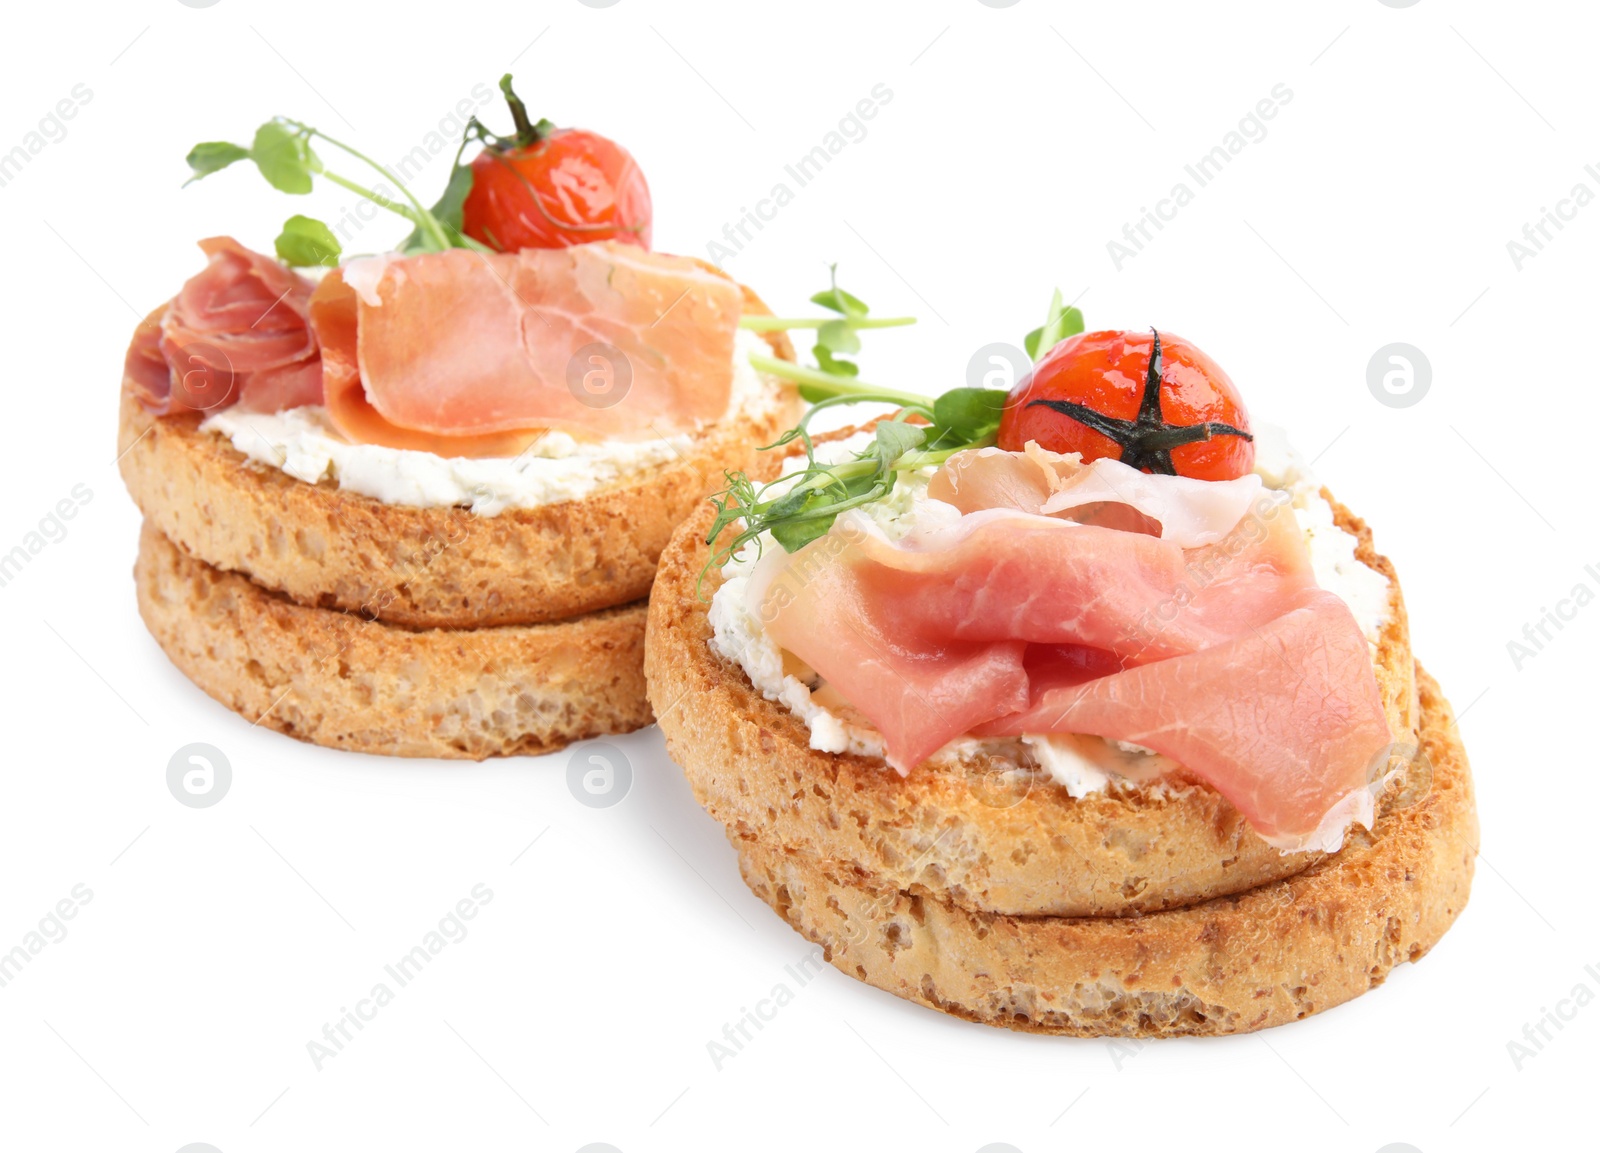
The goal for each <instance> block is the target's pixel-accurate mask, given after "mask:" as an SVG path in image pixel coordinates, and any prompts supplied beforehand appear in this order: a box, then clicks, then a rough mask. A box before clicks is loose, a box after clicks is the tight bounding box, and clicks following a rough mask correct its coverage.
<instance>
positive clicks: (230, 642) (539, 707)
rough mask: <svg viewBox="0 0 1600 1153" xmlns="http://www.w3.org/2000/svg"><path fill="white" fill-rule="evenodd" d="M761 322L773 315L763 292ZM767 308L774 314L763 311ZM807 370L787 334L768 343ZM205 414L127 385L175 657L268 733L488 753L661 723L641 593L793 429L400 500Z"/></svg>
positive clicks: (122, 438) (741, 425)
mask: <svg viewBox="0 0 1600 1153" xmlns="http://www.w3.org/2000/svg"><path fill="white" fill-rule="evenodd" d="M746 307H747V308H750V309H757V308H759V307H760V306H759V302H758V301H756V300H755V299H754V297H753V296H751V295H749V294H748V293H747V294H746ZM762 311H764V309H762ZM771 343H772V346H773V350H774V352H775V353H776V354H778V355H780V356H792V352H791V350H790V348H789V345H788V342H787V340H786V339H785V338H784V337H783V336H782V334H781V333H780V334H776V336H775V337H774V338H773V339H772V341H771ZM204 416H205V414H204V413H200V412H176V413H169V414H166V415H159V416H157V415H152V414H151V413H150V412H149V411H147V408H146V407H145V406H143V405H141V404H140V403H139V401H138V400H137V399H136V398H135V396H134V395H133V394H132V392H131V391H130V390H129V389H127V388H125V389H124V393H123V397H122V405H121V419H120V427H119V437H118V440H119V445H118V447H119V451H120V453H121V469H122V475H123V478H124V480H125V482H126V484H127V486H128V490H129V492H130V493H131V494H132V496H133V499H134V500H135V502H136V503H137V504H138V506H139V508H140V510H141V511H142V512H143V514H144V529H143V535H142V537H141V541H140V548H139V557H138V561H137V564H136V566H135V577H136V583H137V588H138V601H139V608H140V611H141V613H142V615H143V617H144V620H145V623H146V625H147V626H148V627H149V629H150V632H151V633H152V635H153V636H154V637H155V639H156V640H157V642H158V643H159V644H160V645H161V647H162V648H163V649H164V650H165V651H166V653H167V655H168V657H170V658H171V660H172V662H173V663H174V664H175V665H177V667H178V668H179V669H181V670H182V671H183V673H184V674H185V675H187V676H188V677H189V678H190V679H191V680H192V681H194V682H195V684H197V685H198V686H199V687H200V688H202V689H204V690H205V691H206V692H207V693H209V694H210V695H211V696H212V697H214V698H216V699H217V700H218V701H220V702H222V703H223V704H225V705H227V706H228V707H229V708H230V709H233V710H234V711H235V712H237V713H239V714H240V715H241V716H243V717H245V718H246V719H248V720H249V721H251V722H252V723H257V724H260V725H263V726H265V727H269V728H272V729H276V730H278V731H280V732H283V733H286V734H288V735H290V736H293V737H297V738H300V739H302V740H306V741H311V742H314V743H316V744H320V745H327V746H330V747H333V748H341V749H350V750H356V751H361V752H369V753H382V754H390V755H398V756H415V757H450V758H468V759H481V758H484V757H489V756H504V755H511V754H537V753H544V752H549V751H552V750H555V749H559V748H561V747H562V746H563V745H566V744H568V743H569V742H572V741H575V740H580V739H583V738H586V737H592V736H596V735H600V734H606V733H622V732H628V731H630V730H633V729H637V728H640V727H643V726H645V725H648V724H649V723H651V720H652V715H651V710H650V705H649V702H648V701H647V700H646V697H645V685H644V675H643V671H642V661H643V649H644V629H645V605H646V601H645V598H646V597H647V596H648V595H649V592H650V586H651V582H652V580H653V579H654V577H655V571H656V562H657V559H658V557H659V556H660V553H661V550H662V548H663V547H664V546H665V545H666V543H667V541H668V539H669V537H670V535H671V533H672V531H673V529H674V528H675V527H676V526H677V524H678V523H679V522H680V521H681V520H683V518H685V517H686V516H688V515H689V514H690V513H691V512H692V510H693V509H694V508H695V506H696V505H697V504H699V503H702V502H703V501H704V499H705V497H706V496H707V494H708V493H709V492H710V491H711V490H713V489H714V488H716V487H717V485H718V483H719V482H720V481H721V478H722V476H723V474H724V470H725V469H752V468H756V467H757V465H758V461H757V452H756V450H757V448H758V446H760V445H763V444H767V443H769V442H770V441H771V440H773V439H774V438H775V437H776V436H777V435H778V434H779V433H780V432H781V430H782V429H784V428H786V427H788V425H789V424H790V423H791V421H792V420H793V417H794V399H793V393H792V390H790V389H788V388H786V387H784V388H781V389H780V388H778V387H776V385H774V396H773V401H772V403H771V404H768V405H766V406H765V407H763V408H761V409H760V411H759V413H757V415H756V416H754V417H753V418H751V419H740V420H737V421H733V420H730V421H727V422H725V423H721V424H712V425H708V426H706V427H704V428H702V429H701V430H700V431H699V432H697V433H695V434H694V435H693V439H692V443H691V446H690V447H689V449H688V450H687V451H685V452H683V453H681V454H680V455H678V456H676V457H674V458H673V459H671V460H670V461H669V462H668V463H665V464H661V465H657V466H652V467H651V468H649V469H647V470H646V471H644V472H643V473H640V474H635V475H630V476H629V477H628V478H627V479H626V480H624V481H622V482H619V483H617V484H614V485H612V486H609V487H602V488H600V489H599V490H598V491H596V492H595V493H593V494H591V495H590V496H587V497H585V498H583V499H580V500H575V501H566V502H563V503H556V504H547V505H542V506H539V507H533V508H510V509H506V510H504V511H502V512H499V513H498V514H496V515H493V516H486V515H479V514H476V513H473V512H471V511H469V510H468V509H466V508H419V507H409V506H406V505H403V504H393V503H383V502H380V501H378V500H375V499H372V498H370V497H367V496H362V495H358V494H356V493H353V492H350V491H346V490H343V489H341V488H339V487H338V486H337V485H334V484H331V483H329V482H327V481H324V482H322V483H319V484H308V483H304V482H303V481H300V480H297V479H295V478H294V477H292V476H290V475H288V474H287V473H286V472H284V471H282V470H280V469H277V468H272V467H263V466H262V465H261V464H259V463H255V462H251V461H249V460H247V458H246V457H245V456H244V455H243V454H241V453H240V452H238V451H236V450H235V448H234V447H233V444H232V443H231V442H230V440H229V439H228V438H227V437H224V436H222V435H220V434H218V433H215V432H211V431H202V429H201V424H202V422H203V419H204Z"/></svg>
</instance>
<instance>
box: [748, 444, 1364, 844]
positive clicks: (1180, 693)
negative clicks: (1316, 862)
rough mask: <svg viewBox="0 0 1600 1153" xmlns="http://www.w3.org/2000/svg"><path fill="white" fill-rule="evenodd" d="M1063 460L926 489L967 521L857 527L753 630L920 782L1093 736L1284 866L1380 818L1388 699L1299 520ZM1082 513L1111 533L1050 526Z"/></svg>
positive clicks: (754, 605) (764, 599)
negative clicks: (996, 739) (857, 716)
mask: <svg viewBox="0 0 1600 1153" xmlns="http://www.w3.org/2000/svg"><path fill="white" fill-rule="evenodd" d="M1052 456H1053V454H1039V453H1038V452H1037V451H1034V452H1032V453H1031V454H1021V453H1000V454H998V456H996V455H994V454H990V455H989V456H987V457H984V458H978V456H977V454H961V456H958V457H956V458H952V460H951V462H949V463H948V464H947V465H946V469H945V471H944V472H942V473H941V474H939V475H936V476H935V478H934V480H933V482H932V483H931V484H930V486H929V492H930V494H944V495H945V496H947V497H955V498H956V499H957V500H959V501H960V502H961V503H960V504H958V507H959V508H962V509H963V510H964V511H963V513H962V515H960V516H959V517H951V518H943V519H942V520H941V521H940V522H939V523H938V524H937V525H936V526H935V527H932V528H929V529H926V530H919V531H914V532H913V533H912V534H910V535H909V536H907V537H906V538H905V539H903V540H900V541H890V540H889V539H888V538H887V537H885V536H884V535H883V533H882V531H881V530H879V529H878V528H877V527H876V526H875V525H874V523H873V522H872V521H871V519H870V518H868V517H867V516H865V515H863V514H861V513H858V512H854V513H847V514H845V515H844V516H842V517H841V518H840V519H839V521H838V522H837V523H836V524H835V526H834V528H833V530H832V531H831V532H830V533H829V534H828V535H827V536H824V537H822V538H820V539H819V540H816V541H813V542H812V543H811V544H809V545H807V546H806V547H805V548H803V549H801V550H799V551H798V552H796V553H795V554H793V555H788V554H785V553H783V552H782V551H781V550H779V549H776V548H774V549H771V550H769V551H768V552H767V553H766V554H765V556H764V557H763V558H762V560H761V561H760V562H759V564H758V565H757V568H756V571H755V573H754V574H753V576H752V579H751V581H750V584H749V586H748V593H747V595H748V596H749V597H750V598H751V605H750V607H751V609H752V611H754V612H756V613H758V614H759V619H761V620H762V621H763V622H765V625H766V628H767V630H768V633H769V635H770V636H771V637H772V638H773V639H774V640H775V641H776V642H777V643H778V644H779V645H781V646H782V647H783V648H784V649H787V650H788V651H790V652H791V653H793V654H794V655H795V656H797V657H799V658H800V659H801V660H803V661H805V662H806V663H807V664H808V665H810V666H811V667H812V668H814V669H815V670H816V671H817V673H818V674H819V675H820V676H822V677H823V679H824V680H825V681H826V682H827V683H828V684H829V685H830V686H831V687H832V688H833V689H834V690H835V691H837V692H838V693H840V694H841V695H842V696H843V697H844V698H845V699H846V700H847V701H849V702H850V703H851V704H852V705H853V706H854V707H855V708H856V709H857V710H858V711H859V712H860V713H862V714H863V715H864V716H866V717H867V718H868V719H869V720H870V721H871V722H872V723H873V725H874V726H876V727H877V728H878V729H879V731H880V732H882V734H883V737H884V741H885V746H886V748H887V759H888V762H889V764H890V765H891V766H892V767H894V768H895V769H896V770H897V771H898V772H900V773H902V774H905V773H908V772H910V771H911V770H912V769H913V768H914V767H915V766H916V765H917V764H918V763H919V762H921V761H922V760H924V759H926V758H927V757H928V756H929V755H931V754H932V753H934V752H936V751H937V750H938V749H939V748H941V747H942V746H943V745H945V744H946V743H947V742H949V741H950V740H952V739H954V738H955V737H958V736H961V735H963V734H967V733H973V734H976V735H980V736H1016V735H1020V734H1022V733H1051V732H1060V733H1087V734H1091V735H1095V736H1100V737H1105V738H1107V739H1111V740H1121V741H1128V742H1132V743H1135V744H1139V745H1142V746H1145V747H1146V748H1150V749H1154V750H1155V751H1156V752H1159V753H1163V754H1165V755H1166V756H1169V757H1171V758H1172V759H1174V760H1175V761H1177V762H1178V763H1179V764H1180V765H1182V766H1183V767H1184V769H1185V770H1186V771H1187V772H1189V773H1191V774H1193V775H1194V776H1197V777H1199V778H1200V779H1202V780H1204V781H1206V782H1208V783H1209V784H1211V785H1212V786H1213V787H1214V788H1216V789H1217V790H1218V791H1219V792H1221V793H1222V794H1223V795H1224V796H1226V797H1227V798H1228V799H1229V800H1230V801H1231V802H1232V803H1233V804H1234V806H1235V807H1236V808H1238V809H1239V811H1240V812H1241V813H1242V814H1243V815H1244V816H1245V818H1246V819H1247V820H1248V821H1249V822H1250V823H1251V825H1252V827H1254V828H1255V829H1256V830H1257V832H1258V833H1260V834H1261V835H1262V836H1263V837H1264V838H1266V839H1267V840H1268V841H1270V842H1271V843H1273V844H1275V845H1277V846H1278V847H1280V848H1283V849H1285V850H1286V851H1287V850H1291V849H1293V850H1298V849H1309V848H1330V847H1334V846H1336V845H1337V844H1338V843H1339V841H1340V840H1341V839H1342V835H1343V831H1344V828H1345V827H1346V825H1347V824H1348V823H1349V821H1350V820H1351V819H1358V820H1368V819H1370V816H1371V811H1372V810H1371V806H1372V797H1371V793H1370V791H1369V790H1368V788H1367V784H1368V777H1369V771H1370V770H1371V768H1372V766H1373V764H1374V759H1375V758H1376V757H1377V756H1378V755H1379V754H1380V752H1381V751H1382V750H1383V749H1384V748H1385V747H1386V746H1387V744H1388V742H1389V740H1390V736H1389V730H1388V725H1387V721H1386V719H1385V714H1384V709H1383V702H1382V699H1381V697H1380V695H1379V691H1378V686H1377V681H1376V678H1375V676H1374V674H1373V671H1372V666H1371V663H1370V658H1369V655H1368V647H1367V642H1366V639H1365V637H1364V636H1363V635H1362V633H1361V630H1360V627H1359V626H1358V625H1357V624H1356V621H1355V618H1354V617H1353V616H1352V615H1351V613H1350V610H1349V608H1348V607H1346V606H1345V604H1344V602H1343V601H1341V600H1340V599H1339V598H1338V597H1337V596H1335V595H1334V594H1332V593H1329V592H1326V591H1324V590H1322V589H1319V588H1318V587H1317V585H1316V581H1315V578H1314V576H1313V574H1312V569H1311V563H1310V558H1309V556H1308V554H1307V550H1306V546H1305V543H1304V539H1303V536H1302V534H1301V531H1300V528H1299V525H1298V524H1297V522H1296V521H1295V518H1294V515H1293V511H1292V510H1291V508H1290V507H1289V505H1288V503H1287V501H1286V500H1285V499H1284V498H1282V497H1280V496H1279V495H1277V494H1273V493H1267V492H1264V491H1263V490H1261V489H1260V487H1259V483H1258V482H1256V483H1253V484H1249V485H1241V486H1239V491H1238V492H1235V493H1229V492H1226V491H1223V490H1226V488H1227V485H1228V484H1236V483H1237V482H1226V483H1224V484H1219V483H1217V482H1190V483H1187V484H1184V483H1168V482H1173V481H1175V480H1180V479H1181V478H1172V477H1148V476H1144V474H1139V475H1140V477H1141V478H1142V479H1141V480H1140V481H1139V482H1137V483H1131V482H1132V478H1130V477H1127V476H1123V475H1121V474H1118V473H1117V472H1116V470H1115V469H1110V470H1103V475H1101V476H1099V477H1098V478H1095V476H1094V474H1095V473H1096V472H1097V471H1101V470H1097V469H1093V468H1083V467H1082V466H1080V465H1078V464H1077V462H1076V461H1075V460H1072V459H1069V458H1061V457H1056V458H1054V459H1053V460H1052V459H1050V458H1051V457H1052ZM962 457H967V458H968V459H965V460H963V459H962ZM1097 463H1099V462H1097ZM1041 469H1043V470H1044V471H1046V472H1049V473H1050V474H1051V475H1050V476H1049V477H1044V476H1042V475H1041V474H1040V470H1041ZM1127 471H1129V472H1131V471H1132V470H1127ZM1248 479H1249V480H1251V481H1254V478H1248ZM1036 482H1037V483H1036ZM1102 482H1107V483H1109V484H1110V487H1109V488H1106V487H1103V486H1102ZM1062 493H1067V494H1072V493H1078V494H1083V493H1091V494H1093V495H1094V496H1095V499H1094V500H1093V501H1087V502H1079V503H1077V504H1074V501H1073V498H1072V497H1071V496H1070V495H1069V496H1068V498H1067V499H1066V500H1064V501H1058V502H1057V503H1058V505H1059V507H1058V508H1056V509H1054V510H1053V511H1054V512H1055V513H1058V514H1069V515H1070V510H1071V509H1072V508H1084V507H1088V506H1089V505H1091V504H1092V505H1094V506H1098V507H1099V509H1100V513H1101V514H1104V515H1103V516H1102V519H1101V522H1100V523H1094V524H1085V523H1079V522H1077V521H1073V520H1070V519H1063V518H1062V516H1061V515H1048V514H1043V513H1041V512H1040V511H1039V510H1040V509H1042V508H1044V507H1046V506H1048V505H1049V504H1051V502H1052V501H1056V500H1057V498H1058V497H1059V496H1060V495H1061V494H1062ZM1107 493H1110V494H1111V496H1108V495H1107ZM1119 493H1120V494H1124V495H1126V496H1127V498H1128V500H1129V501H1130V502H1133V503H1130V504H1119V503H1118V502H1117V501H1116V500H1115V499H1112V497H1114V496H1115V495H1117V494H1119ZM980 494H981V495H980ZM1241 496H1243V499H1242V501H1241ZM991 501H992V502H994V503H996V504H998V505H999V506H1000V507H989V508H980V507H977V505H979V504H983V503H987V502H991ZM1030 506H1031V507H1030ZM1107 509H1120V510H1121V513H1122V514H1124V515H1121V516H1118V515H1114V514H1106V510H1107ZM1230 509H1231V510H1233V511H1231V512H1230V511H1229V510H1230ZM1129 513H1133V514H1136V515H1137V517H1139V518H1141V519H1143V520H1146V521H1148V522H1149V523H1147V524H1143V525H1141V524H1139V523H1138V522H1135V521H1130V519H1129V517H1128V516H1127V515H1126V514H1129ZM1119 520H1120V521H1122V522H1123V524H1124V527H1112V523H1113V522H1117V521H1119ZM1129 523H1132V524H1133V525H1134V527H1133V528H1131V529H1130V528H1128V527H1126V525H1127V524H1129ZM1151 524H1153V525H1154V526H1155V529H1156V531H1155V532H1152V531H1150V525H1151ZM1169 526H1177V528H1176V530H1175V531H1172V532H1170V533H1169V531H1168V530H1169ZM1207 538H1209V539H1210V541H1211V543H1206V544H1188V547H1185V546H1186V543H1188V542H1192V541H1195V540H1199V539H1207Z"/></svg>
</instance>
